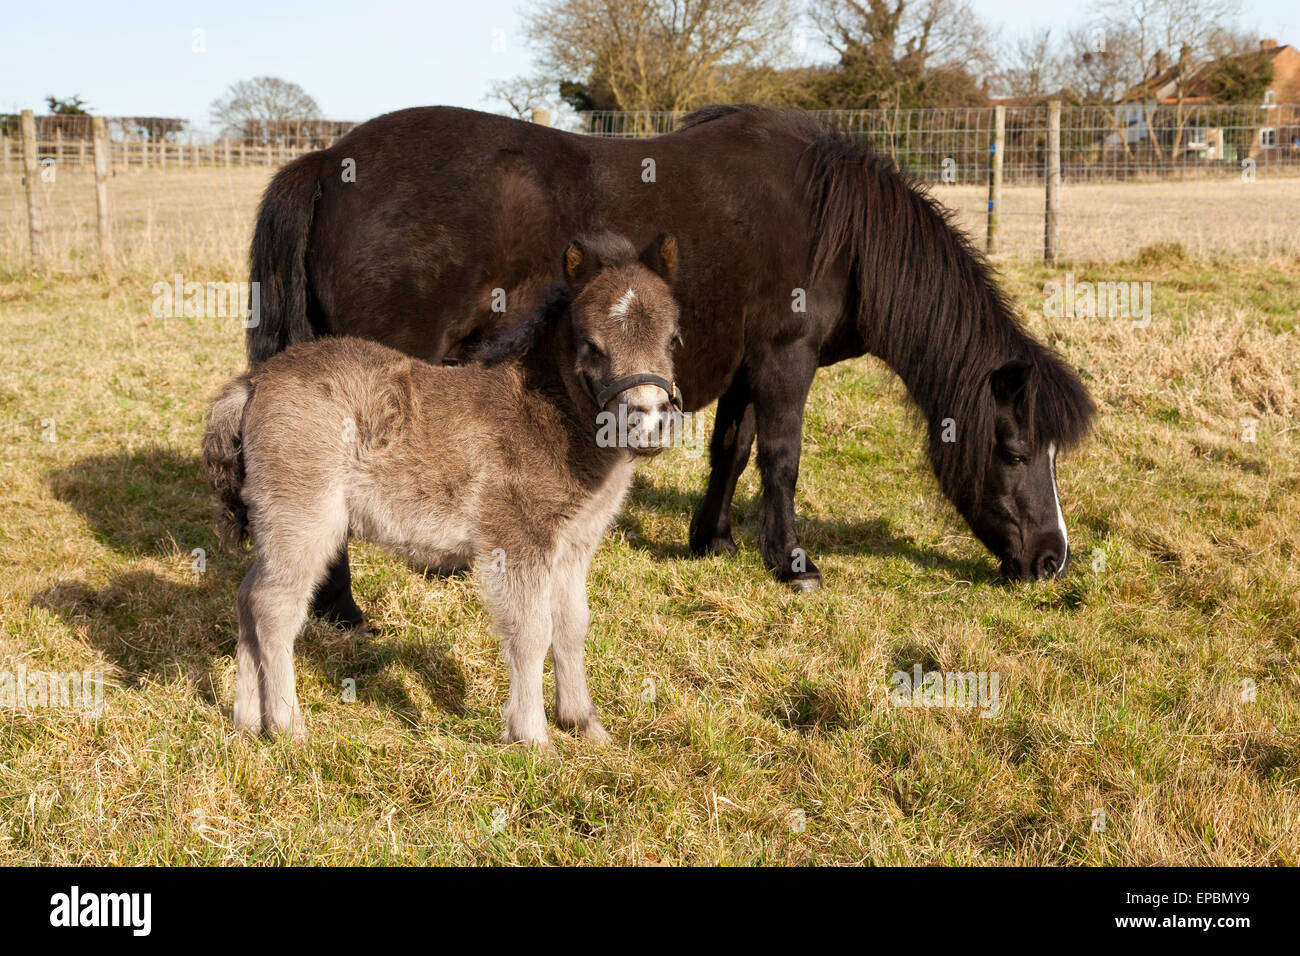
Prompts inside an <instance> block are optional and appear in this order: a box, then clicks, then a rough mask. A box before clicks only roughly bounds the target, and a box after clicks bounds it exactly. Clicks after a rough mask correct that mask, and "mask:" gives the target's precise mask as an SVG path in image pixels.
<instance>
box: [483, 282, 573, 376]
mask: <svg viewBox="0 0 1300 956" xmlns="http://www.w3.org/2000/svg"><path fill="white" fill-rule="evenodd" d="M571 302H572V297H571V296H570V294H569V288H568V286H566V285H565V284H564V283H563V282H557V283H555V284H554V285H553V286H551V288H550V289H549V290H548V291H547V294H546V298H545V300H544V301H543V302H542V303H541V304H540V305H537V306H534V307H533V308H531V309H529V310H528V311H527V312H526V313H525V314H524V316H523V318H521V319H519V320H518V321H515V322H512V323H510V324H508V325H504V326H500V327H498V328H497V329H495V330H493V331H491V332H489V333H488V335H487V337H486V338H484V339H483V341H482V342H480V343H479V344H478V345H477V346H476V347H475V348H474V349H473V351H471V352H470V353H469V356H468V358H469V361H471V362H477V363H479V364H481V365H499V364H501V363H502V362H508V361H510V360H511V359H516V358H522V357H523V356H525V355H527V354H528V353H529V352H530V351H531V350H532V348H533V346H534V345H536V344H537V343H538V342H540V341H541V340H542V339H544V338H547V337H548V336H549V335H550V334H551V331H552V330H553V329H554V328H555V325H556V323H557V322H559V320H560V317H561V316H563V315H564V313H565V312H567V311H568V309H569V304H570V303H571Z"/></svg>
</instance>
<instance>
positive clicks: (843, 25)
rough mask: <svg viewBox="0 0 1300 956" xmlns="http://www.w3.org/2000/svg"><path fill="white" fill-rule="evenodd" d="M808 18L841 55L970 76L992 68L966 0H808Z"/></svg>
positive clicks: (982, 28)
mask: <svg viewBox="0 0 1300 956" xmlns="http://www.w3.org/2000/svg"><path fill="white" fill-rule="evenodd" d="M810 14H811V16H812V21H813V23H814V24H815V25H816V26H817V28H818V29H819V30H820V31H821V33H822V35H823V36H824V37H825V39H826V42H827V43H828V44H829V45H830V47H831V48H832V49H833V50H835V52H836V53H839V54H840V56H841V57H844V56H846V55H851V54H853V53H855V52H859V53H862V54H865V55H869V56H871V57H872V58H874V59H876V60H879V61H882V62H884V61H899V60H910V61H913V62H915V63H916V65H917V66H918V67H920V68H922V69H950V68H954V67H960V68H962V69H964V70H966V71H968V72H970V73H973V74H977V73H980V72H989V71H991V70H993V69H994V68H995V62H994V57H993V55H992V53H991V52H990V49H989V31H988V27H987V26H986V25H985V24H984V22H983V21H982V20H980V18H979V17H978V16H977V15H976V14H975V11H974V9H973V8H972V7H971V5H970V2H969V0H813V2H812V6H811V10H810Z"/></svg>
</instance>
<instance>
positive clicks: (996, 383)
mask: <svg viewBox="0 0 1300 956" xmlns="http://www.w3.org/2000/svg"><path fill="white" fill-rule="evenodd" d="M1033 369H1034V366H1033V364H1032V363H1030V362H1026V361H1024V360H1023V359H1012V360H1011V361H1010V362H1007V363H1006V364H1005V365H1003V366H1002V367H1001V368H995V369H994V370H993V371H992V372H990V373H989V388H990V389H992V391H993V397H994V398H995V399H996V400H997V401H998V402H999V403H1000V404H1006V405H1010V404H1013V403H1014V404H1017V405H1018V404H1019V401H1018V400H1019V399H1021V398H1022V397H1023V396H1024V394H1025V389H1026V388H1027V387H1028V386H1029V376H1030V374H1031V373H1032V372H1033Z"/></svg>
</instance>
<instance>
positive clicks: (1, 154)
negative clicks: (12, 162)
mask: <svg viewBox="0 0 1300 956" xmlns="http://www.w3.org/2000/svg"><path fill="white" fill-rule="evenodd" d="M0 169H3V170H6V171H7V170H8V169H9V137H8V136H6V135H5V134H4V133H0Z"/></svg>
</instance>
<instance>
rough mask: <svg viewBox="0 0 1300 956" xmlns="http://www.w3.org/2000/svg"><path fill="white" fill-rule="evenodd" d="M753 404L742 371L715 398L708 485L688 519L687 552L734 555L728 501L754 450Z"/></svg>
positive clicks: (733, 493)
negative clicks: (688, 546) (689, 520)
mask: <svg viewBox="0 0 1300 956" xmlns="http://www.w3.org/2000/svg"><path fill="white" fill-rule="evenodd" d="M754 427H755V426H754V404H753V399H752V396H751V395H750V391H749V382H748V380H747V379H746V377H745V371H744V369H741V370H740V371H739V372H737V373H736V377H735V379H733V380H732V383H731V386H730V387H729V388H728V389H727V390H726V391H725V392H724V393H723V394H722V397H721V398H719V399H718V414H717V417H716V418H715V419H714V423H713V437H711V438H710V439H709V486H708V488H707V490H706V491H705V492H704V499H703V500H702V501H701V502H700V505H699V507H698V508H696V509H695V514H694V515H693V516H692V517H691V531H690V543H691V553H692V554H695V555H701V556H703V555H708V554H735V553H736V542H735V541H734V540H732V537H731V500H732V497H733V496H734V495H735V493H736V482H737V481H739V480H740V475H741V473H742V472H743V471H744V470H745V466H746V465H747V464H749V453H750V451H751V450H752V449H753V447H754Z"/></svg>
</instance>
